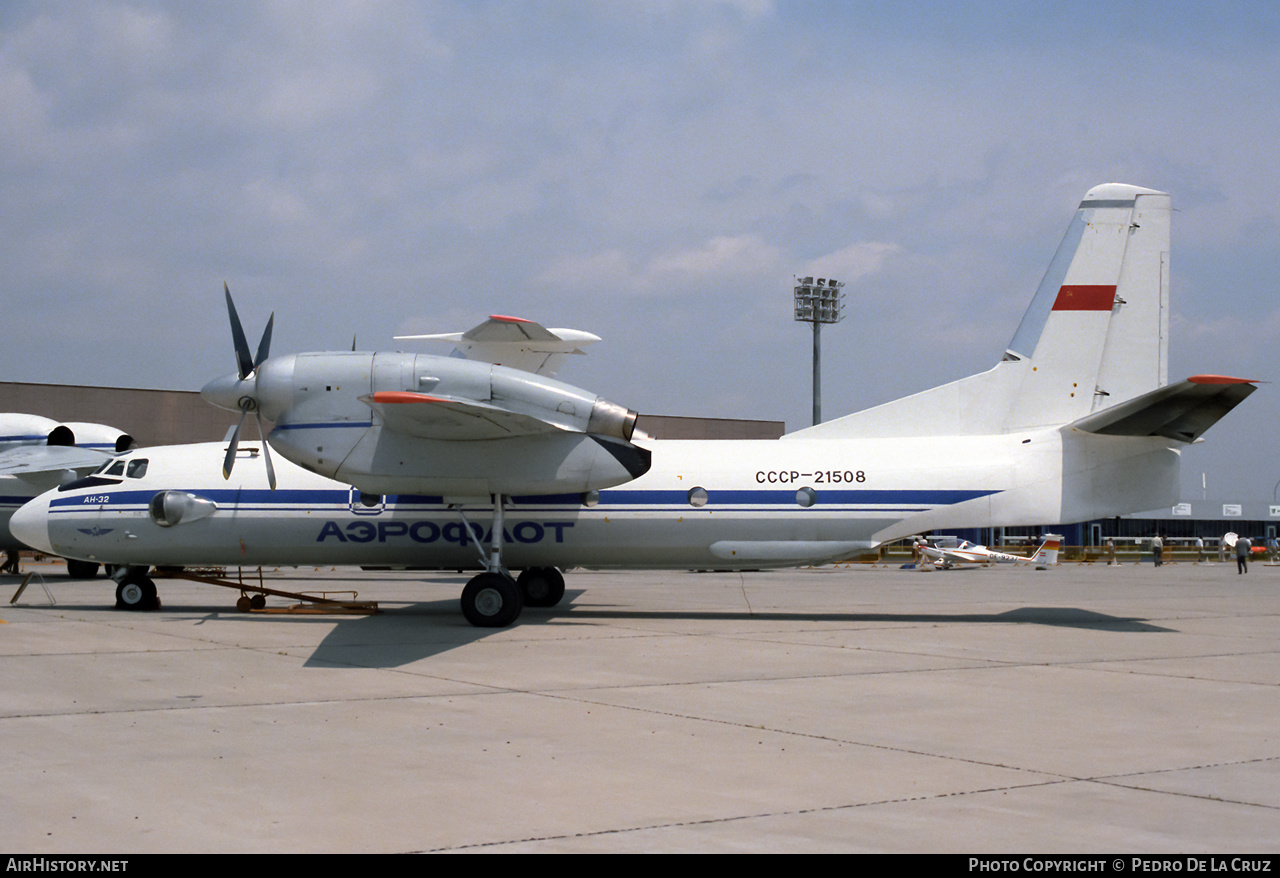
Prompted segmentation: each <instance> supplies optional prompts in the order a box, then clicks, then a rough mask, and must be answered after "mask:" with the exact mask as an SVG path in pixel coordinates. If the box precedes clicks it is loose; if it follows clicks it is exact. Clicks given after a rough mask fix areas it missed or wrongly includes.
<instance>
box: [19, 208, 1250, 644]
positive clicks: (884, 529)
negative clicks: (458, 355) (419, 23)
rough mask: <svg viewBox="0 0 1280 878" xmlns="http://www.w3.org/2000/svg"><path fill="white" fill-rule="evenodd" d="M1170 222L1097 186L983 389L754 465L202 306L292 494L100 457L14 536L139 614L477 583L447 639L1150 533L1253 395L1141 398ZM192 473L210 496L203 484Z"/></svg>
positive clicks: (742, 457)
mask: <svg viewBox="0 0 1280 878" xmlns="http://www.w3.org/2000/svg"><path fill="white" fill-rule="evenodd" d="M1170 212H1171V206H1170V199H1169V196H1168V195H1166V194H1165V193H1162V192H1156V191H1154V190H1151V189H1143V188H1139V187H1136V186H1129V185H1124V184H1106V185H1102V186H1098V187H1095V188H1094V189H1092V190H1090V191H1089V192H1088V193H1087V194H1086V195H1085V197H1084V200H1083V201H1081V203H1080V207H1079V209H1078V210H1077V212H1076V214H1075V217H1074V219H1073V220H1072V222H1071V224H1070V226H1069V227H1068V230H1067V234H1066V237H1065V238H1064V239H1063V242H1062V244H1061V245H1060V247H1059V248H1058V251H1057V253H1056V255H1055V256H1054V258H1053V260H1052V262H1051V263H1050V265H1049V269H1048V271H1047V272H1046V274H1045V277H1044V279H1043V281H1041V284H1040V287H1039V289H1038V290H1037V291H1036V294H1035V297H1034V298H1033V299H1032V302H1031V306H1030V307H1029V308H1028V310H1027V313H1026V315H1025V316H1024V317H1023V320H1022V323H1021V324H1020V325H1019V327H1018V330H1017V332H1016V333H1015V335H1014V337H1013V340H1012V342H1011V343H1010V345H1009V347H1008V349H1007V350H1006V352H1005V354H1004V356H1003V357H1002V358H1001V359H1000V361H999V362H998V363H997V364H996V365H995V367H994V368H992V369H990V370H989V371H987V372H983V373H981V374H978V375H974V376H972V377H969V378H965V379H962V380H960V381H956V382H953V383H951V384H946V385H943V386H941V387H936V388H934V389H932V390H926V391H924V392H922V393H917V394H915V395H913V396H909V397H905V398H903V399H899V400H897V401H894V402H890V403H887V404H885V405H882V406H877V407H875V408H872V409H868V410H866V411H863V412H859V413H856V414H852V415H848V416H846V417H843V418H839V419H837V420H833V421H830V422H827V423H824V424H820V425H817V426H814V427H810V428H807V429H803V430H798V431H796V432H794V433H790V434H788V435H787V436H784V437H783V438H782V439H780V440H722V441H676V440H666V441H658V440H652V439H650V438H647V437H644V436H642V435H640V434H637V433H635V432H634V428H635V417H636V416H635V413H634V412H631V411H629V410H627V409H625V408H622V407H621V406H617V405H614V404H612V403H609V402H606V401H604V400H602V399H600V398H599V397H596V396H595V395H593V394H590V393H587V392H585V391H582V390H579V389H578V388H574V387H571V386H569V385H566V384H562V383H560V382H558V381H555V380H553V379H550V378H547V377H545V376H541V375H536V374H530V373H528V372H522V371H519V370H516V369H512V368H510V367H506V366H497V365H491V364H488V363H483V362H479V361H475V360H465V359H455V358H450V357H438V356H428V355H423V354H418V355H414V354H401V353H354V352H352V353H307V354H296V355H291V356H283V357H270V356H269V345H270V334H271V322H270V321H268V324H267V329H266V331H265V332H264V333H263V338H262V341H261V342H260V344H259V347H258V352H257V355H256V356H251V355H250V352H249V347H248V344H247V342H246V340H245V337H244V332H243V330H242V329H241V327H240V321H239V319H238V317H237V316H236V314H235V308H234V306H233V305H232V303H231V297H230V293H229V292H228V294H227V304H228V311H229V314H230V316H231V325H232V337H233V339H234V341H235V348H236V360H237V364H238V370H237V373H236V374H234V375H230V376H227V377H225V378H221V379H217V380H215V381H212V382H210V383H209V384H208V385H207V386H206V387H205V388H204V391H203V393H204V395H205V398H206V399H208V400H209V401H211V402H213V403H214V404H215V405H219V406H221V407H224V408H228V409H231V410H233V411H240V412H242V416H241V425H243V422H244V418H245V417H246V416H247V415H248V414H249V413H250V412H252V413H254V415H255V417H256V418H258V419H259V427H260V429H261V419H262V418H263V417H265V418H267V419H268V420H270V421H272V422H274V424H275V427H274V429H273V430H272V431H271V433H270V435H269V436H268V437H267V440H268V443H269V444H270V447H271V449H273V450H274V451H276V452H278V453H279V454H280V455H281V456H282V457H284V458H286V459H287V460H290V461H292V462H293V463H294V464H297V467H287V468H286V467H284V466H282V467H281V469H280V470H279V474H278V476H277V473H276V471H275V469H274V468H273V466H272V464H271V455H270V452H269V451H268V449H267V445H266V444H261V445H258V446H253V445H245V447H244V448H242V447H241V443H240V442H239V432H240V427H237V428H236V429H235V432H234V434H233V435H232V436H231V438H230V441H229V442H228V443H227V444H226V446H225V450H224V447H223V446H221V445H204V446H189V447H178V448H170V449H150V450H148V451H146V452H137V453H135V454H134V455H132V456H127V455H126V456H122V457H120V458H118V459H117V460H116V461H114V462H112V463H111V464H110V465H109V466H108V467H106V468H104V469H103V470H102V471H100V472H98V473H97V474H95V475H93V476H90V477H89V478H87V479H85V480H83V481H80V482H75V483H71V484H68V485H63V486H62V487H61V488H59V489H58V490H57V491H53V492H49V493H47V494H45V495H43V496H41V497H39V498H37V499H36V500H34V501H32V502H31V503H30V504H28V505H27V506H26V507H25V508H24V509H22V510H21V511H20V512H19V513H18V514H17V515H15V516H14V519H13V522H12V527H13V528H14V529H15V530H16V531H17V532H18V533H19V536H20V538H22V539H23V540H24V541H29V542H31V543H33V544H34V545H37V546H39V547H41V548H44V549H45V550H46V551H52V552H56V553H58V554H63V555H69V556H71V557H77V558H86V559H91V560H101V561H104V562H107V561H109V562H111V563H114V564H118V565H136V566H137V567H139V568H141V569H142V572H141V573H131V574H129V575H128V576H130V577H132V579H129V578H126V579H124V580H123V581H122V584H131V585H133V586H135V588H134V589H133V591H132V592H130V594H133V595H136V596H138V600H139V602H140V603H146V592H147V588H146V584H147V583H148V582H149V580H146V579H145V569H146V568H145V565H150V564H220V565H235V564H250V565H253V564H389V565H407V566H414V567H433V568H441V569H455V568H459V567H472V568H475V567H479V568H481V569H482V570H483V571H484V572H482V573H480V574H479V575H477V576H476V577H475V578H473V579H472V580H471V581H470V582H469V583H468V584H467V586H466V588H465V589H464V590H463V593H462V609H463V612H464V614H465V615H466V617H467V618H468V620H470V621H471V622H472V623H473V624H475V625H481V626H502V625H507V624H510V623H511V622H512V621H514V620H515V618H516V617H517V616H518V615H519V613H520V611H521V609H522V607H523V606H524V605H525V604H529V605H542V606H550V605H553V604H554V603H556V601H558V600H559V599H560V597H561V595H562V594H563V588H564V585H563V578H562V577H561V576H560V574H559V572H558V571H557V569H556V568H566V567H570V566H589V567H604V568H607V567H637V568H690V567H692V568H701V567H715V568H731V569H732V568H737V569H742V568H755V567H768V566H774V567H780V566H792V565H798V564H816V563H822V562H826V561H830V560H834V559H840V558H845V557H848V556H849V555H851V554H854V553H857V552H860V551H864V550H867V549H871V548H873V547H875V546H877V545H879V544H881V543H884V542H888V541H891V540H895V539H900V538H902V537H906V536H909V535H911V534H916V533H922V532H926V531H931V530H937V529H940V528H969V527H995V526H1010V525H1052V524H1058V523H1068V522H1079V521H1087V520H1090V519H1093V518H1099V517H1103V516H1110V515H1117V514H1121V513H1123V512H1129V511H1137V510H1142V509H1154V508H1157V507H1160V506H1167V505H1170V504H1172V503H1173V502H1175V501H1176V499H1177V493H1178V488H1179V480H1178V466H1179V452H1180V449H1182V448H1183V447H1185V446H1186V445H1187V444H1189V443H1191V442H1194V441H1196V440H1197V439H1198V438H1199V437H1200V435H1201V434H1202V433H1203V432H1204V431H1205V430H1207V429H1208V428H1209V427H1210V426H1212V425H1213V424H1214V423H1215V422H1217V421H1218V419H1219V418H1221V417H1222V416H1223V415H1225V414H1226V413H1227V412H1228V411H1230V410H1231V409H1232V408H1233V407H1234V406H1235V405H1237V404H1238V403H1239V402H1241V401H1242V400H1243V399H1244V398H1245V397H1247V396H1248V395H1249V394H1250V393H1252V392H1253V390H1254V386H1253V384H1252V383H1251V382H1250V381H1247V380H1244V379H1238V378H1227V377H1221V376H1212V375H1199V376H1195V377H1193V378H1190V379H1188V380H1186V381H1181V382H1178V383H1176V384H1167V361H1168V349H1167V345H1168V335H1169V333H1168V327H1169V296H1168V293H1169V290H1168V281H1169V271H1168V253H1169V217H1170ZM246 455H248V456H249V457H252V458H255V459H257V458H260V459H261V460H262V464H263V465H261V466H259V465H256V463H255V465H250V466H246V465H244V463H245V462H246V461H245V457H246ZM211 456H222V457H223V467H222V470H223V474H224V476H226V477H227V478H230V477H231V475H232V471H233V467H234V471H235V481H233V482H230V483H228V482H222V483H216V481H215V480H214V479H213V478H212V477H211V476H210V474H209V469H210V468H211V465H210V464H209V462H208V459H209V458H210V457H211ZM143 458H147V459H148V465H147V466H146V471H145V473H143V474H142V475H141V476H137V477H130V473H129V467H130V466H131V465H132V464H135V463H137V461H138V460H140V459H143ZM238 460H239V461H242V465H241V466H239V467H235V466H234V465H235V463H236V462H237V461H238ZM273 489H275V490H273ZM472 517H477V518H478V517H484V518H487V521H485V522H484V523H483V524H482V523H480V522H479V521H473V520H472ZM486 544H487V546H488V551H487V553H486V552H485V551H484V549H482V548H481V546H484V545H486ZM508 569H522V570H523V573H521V575H520V578H519V580H515V579H513V578H512V577H511V576H510V574H509V573H507V570H508ZM150 590H151V593H152V594H153V593H154V585H151V586H150ZM125 599H126V602H129V600H130V596H129V594H126V595H125Z"/></svg>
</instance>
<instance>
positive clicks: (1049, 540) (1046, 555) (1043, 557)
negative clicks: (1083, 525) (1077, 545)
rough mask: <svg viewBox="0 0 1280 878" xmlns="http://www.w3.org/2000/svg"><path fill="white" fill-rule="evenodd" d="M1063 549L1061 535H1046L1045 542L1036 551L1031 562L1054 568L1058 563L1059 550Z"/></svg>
mask: <svg viewBox="0 0 1280 878" xmlns="http://www.w3.org/2000/svg"><path fill="white" fill-rule="evenodd" d="M1061 548H1062V535H1061V534H1045V535H1044V542H1043V543H1042V544H1041V545H1040V548H1039V549H1037V550H1036V553H1035V554H1034V555H1032V556H1031V561H1032V563H1034V564H1036V565H1041V564H1043V565H1046V566H1050V567H1052V566H1053V565H1054V564H1057V563H1058V550H1059V549H1061Z"/></svg>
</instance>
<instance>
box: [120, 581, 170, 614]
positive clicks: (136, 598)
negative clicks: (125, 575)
mask: <svg viewBox="0 0 1280 878" xmlns="http://www.w3.org/2000/svg"><path fill="white" fill-rule="evenodd" d="M116 606H117V607H119V608H120V609H122V610H154V609H157V608H158V607H159V606H160V599H159V597H158V596H157V595H156V584H155V583H154V582H152V581H151V580H150V578H148V577H146V576H139V577H134V578H130V579H126V580H125V581H124V582H122V583H120V584H119V585H117V586H116Z"/></svg>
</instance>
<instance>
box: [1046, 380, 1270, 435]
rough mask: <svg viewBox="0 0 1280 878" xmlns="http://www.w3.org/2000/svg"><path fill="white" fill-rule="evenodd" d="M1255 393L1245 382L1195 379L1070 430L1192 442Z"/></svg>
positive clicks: (1095, 416) (1091, 417)
mask: <svg viewBox="0 0 1280 878" xmlns="http://www.w3.org/2000/svg"><path fill="white" fill-rule="evenodd" d="M1255 390H1257V388H1256V387H1255V386H1254V383H1253V382H1252V381H1250V380H1248V379H1245V378H1228V377H1226V376H1223V375H1195V376H1193V377H1191V378H1188V379H1187V380H1186V381H1182V382H1179V383H1178V384H1170V385H1169V386H1167V387H1161V388H1159V389H1158V390H1153V391H1151V392H1149V393H1144V394H1142V395H1141V396H1136V397H1134V398H1133V399H1131V400H1129V401H1127V402H1122V403H1120V404H1119V405H1114V406H1111V407H1110V408H1107V409H1103V410H1102V411H1099V412H1095V413H1094V414H1091V415H1088V416H1087V417H1083V418H1081V419H1080V420H1078V421H1076V422H1074V423H1073V424H1071V427H1072V428H1073V429H1076V430H1081V431H1083V432H1086V433H1098V434H1101V435H1104V436H1163V437H1165V438H1166V439H1174V440H1177V441H1179V442H1194V441H1195V440H1196V439H1198V438H1199V437H1200V435H1201V434H1202V433H1204V431H1205V430H1208V429H1209V428H1210V427H1212V426H1213V425H1214V424H1216V423H1217V422H1218V420H1219V419H1220V418H1222V416H1223V415H1225V414H1226V413H1227V412H1229V411H1231V410H1232V409H1233V408H1235V407H1236V406H1237V405H1239V404H1240V403H1241V402H1242V401H1243V400H1244V399H1245V397H1247V396H1248V395H1249V394H1251V393H1253V392H1254V391H1255Z"/></svg>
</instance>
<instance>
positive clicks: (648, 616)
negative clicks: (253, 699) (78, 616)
mask: <svg viewBox="0 0 1280 878" xmlns="http://www.w3.org/2000/svg"><path fill="white" fill-rule="evenodd" d="M6 579H7V578H6ZM2 581H4V580H3V579H0V582H2ZM14 581H15V582H16V581H17V578H14ZM583 593H584V592H583V590H581V589H577V590H574V589H569V590H566V592H565V596H564V599H563V600H562V601H561V602H560V603H559V604H558V605H557V606H555V607H548V608H535V607H528V608H526V609H525V610H524V612H523V613H522V614H521V615H520V620H519V621H518V622H517V623H516V626H515V629H514V630H518V629H519V628H522V627H526V626H535V625H548V624H555V623H556V622H558V621H562V620H564V619H567V618H569V617H572V620H573V621H575V622H583V621H592V620H599V621H602V622H607V621H617V620H627V619H634V620H648V621H654V620H664V619H665V620H690V621H702V622H709V623H710V622H743V621H748V620H750V621H763V622H810V623H814V624H819V623H825V624H831V623H858V624H874V623H878V622H884V623H894V624H902V623H908V624H911V623H921V624H927V625H945V624H997V625H999V624H1013V625H1047V626H1050V627H1057V628H1080V629H1089V630H1095V631H1112V632H1116V633H1130V634H1140V633H1170V632H1173V631H1174V630H1175V629H1172V628H1164V627H1161V626H1159V625H1155V624H1152V623H1151V622H1148V621H1146V620H1144V619H1140V618H1137V617H1125V616H1109V615H1107V614H1105V613H1098V612H1094V611H1093V610H1085V609H1081V608H1078V607H1020V608H1018V609H1016V610H1008V611H1005V612H1003V613H868V612H858V613H841V612H794V611H790V610H768V611H763V612H761V611H749V610H732V611H724V610H652V611H646V610H634V609H622V608H615V607H610V606H607V605H601V604H595V605H593V606H590V607H586V606H583V607H575V606H574V601H575V600H576V599H577V598H579V597H581V596H582V594H583ZM24 597H25V596H24ZM22 603H23V604H27V601H26V600H23V602H22ZM27 605H28V606H30V605H31V604H27ZM95 609H99V608H96V607H77V611H80V612H83V611H93V610H95ZM100 609H101V611H102V612H104V613H113V614H114V613H121V614H130V615H131V613H130V612H129V611H123V610H117V609H116V608H115V607H113V606H112V605H111V604H110V603H104V604H103V605H102V606H101V607H100ZM158 612H159V613H160V614H163V613H166V612H169V613H175V614H181V615H182V616H185V617H188V618H190V617H192V616H198V617H200V621H199V622H198V623H197V624H199V625H204V624H209V623H220V624H226V623H232V622H237V621H244V622H252V621H254V620H255V619H258V618H262V617H261V616H259V615H258V614H256V613H248V614H246V613H240V612H238V611H237V610H236V609H235V608H234V607H229V606H227V605H226V604H224V603H216V604H215V603H212V602H211V603H209V604H206V605H203V606H201V605H191V604H184V605H182V606H175V607H172V608H168V609H166V608H165V607H164V606H163V604H162V606H161V608H160V610H159V611H158ZM268 618H272V619H276V620H280V619H282V618H284V617H282V616H280V615H271V616H269V617H268ZM288 619H289V624H297V625H306V624H313V623H321V624H332V623H334V622H336V623H337V624H334V625H333V628H332V630H331V631H330V632H329V633H328V634H326V635H325V636H324V638H323V639H322V640H321V641H320V643H319V644H318V645H317V646H316V648H315V651H314V652H313V653H312V654H311V656H310V657H308V659H307V661H306V666H307V667H329V668H332V667H352V668H394V667H402V666H404V665H408V664H412V663H413V662H415V661H420V660H422V659H426V658H430V657H431V656H433V655H439V654H441V653H444V652H448V651H449V650H452V649H456V648H458V647H460V646H465V645H466V644H469V643H475V642H477V641H480V640H482V639H484V638H485V637H488V636H490V635H492V634H495V633H498V632H502V631H510V630H513V629H511V628H475V627H473V626H472V625H470V624H469V623H468V622H467V621H466V619H465V618H464V617H463V615H462V613H461V612H460V611H459V609H458V600H457V598H443V599H440V600H432V601H416V602H413V603H407V604H396V605H394V606H391V607H384V609H383V610H382V612H380V613H378V614H376V615H372V616H330V615H297V616H289V617H288Z"/></svg>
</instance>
